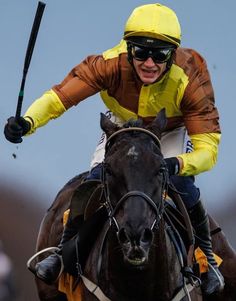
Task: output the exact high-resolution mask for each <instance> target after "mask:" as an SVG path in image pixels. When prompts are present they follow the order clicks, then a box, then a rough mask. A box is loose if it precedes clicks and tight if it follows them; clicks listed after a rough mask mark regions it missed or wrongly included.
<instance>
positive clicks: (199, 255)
mask: <svg viewBox="0 0 236 301" xmlns="http://www.w3.org/2000/svg"><path fill="white" fill-rule="evenodd" d="M194 254H195V258H196V261H197V262H198V264H199V268H200V273H205V272H207V271H208V263H207V258H206V255H205V254H204V253H203V251H202V250H201V249H200V248H197V249H196V250H195V253H194ZM214 258H215V261H216V263H217V265H218V266H220V265H221V263H222V261H223V260H222V259H221V258H220V257H219V256H218V255H216V254H214Z"/></svg>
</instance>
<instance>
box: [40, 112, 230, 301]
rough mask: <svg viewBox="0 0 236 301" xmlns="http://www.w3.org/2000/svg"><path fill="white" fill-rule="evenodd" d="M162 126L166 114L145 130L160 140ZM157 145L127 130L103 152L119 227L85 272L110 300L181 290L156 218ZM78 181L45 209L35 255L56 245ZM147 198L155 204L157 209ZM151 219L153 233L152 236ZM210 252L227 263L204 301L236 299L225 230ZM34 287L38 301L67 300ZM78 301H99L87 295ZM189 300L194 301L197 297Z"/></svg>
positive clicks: (107, 125) (110, 129)
mask: <svg viewBox="0 0 236 301" xmlns="http://www.w3.org/2000/svg"><path fill="white" fill-rule="evenodd" d="M101 125H102V128H103V130H104V131H105V132H106V134H107V136H108V137H110V136H111V135H113V133H115V132H116V130H117V127H116V126H115V125H114V124H112V123H111V122H110V121H109V120H108V119H106V118H105V117H104V116H103V117H102V119H101ZM164 125H165V116H164V113H163V112H161V113H160V114H159V115H158V117H157V118H156V119H155V121H154V122H153V123H152V124H151V125H149V127H148V131H151V132H152V133H154V134H155V135H156V136H157V137H159V138H160V136H161V132H162V130H163V129H164ZM154 140H155V139H153V137H151V135H148V134H146V133H143V132H140V133H139V132H138V131H137V133H136V132H135V133H134V131H130V132H128V131H127V132H125V133H123V134H118V135H117V136H116V137H115V139H112V140H111V142H110V144H109V146H108V149H107V153H106V159H105V174H106V180H107V182H108V190H109V194H110V200H112V201H111V204H110V205H111V208H110V209H111V211H113V218H114V220H115V225H116V226H115V229H112V227H111V228H110V227H109V225H108V224H106V225H105V226H104V229H103V230H102V231H101V234H100V235H99V237H98V239H97V241H96V244H95V246H94V248H93V249H92V250H91V253H90V255H89V257H88V260H87V264H86V267H85V271H84V274H85V275H86V276H87V277H88V278H89V279H90V280H92V281H93V282H95V283H99V286H100V288H101V289H102V290H103V292H104V293H105V294H106V295H107V296H109V298H110V299H111V300H112V301H116V300H119V301H120V300H122V301H126V300H127V301H132V300H137V301H138V300H171V298H172V297H173V295H174V293H175V292H176V290H177V289H178V288H180V287H181V285H182V277H181V272H180V265H179V261H178V258H177V256H176V252H175V249H174V247H173V244H172V243H171V240H170V238H169V236H168V235H167V234H166V231H165V221H164V219H163V218H160V220H159V217H161V216H162V212H160V211H159V210H161V208H162V192H163V191H162V185H160V184H163V183H162V181H163V177H162V167H163V166H162V162H163V158H162V154H161V152H160V148H159V146H158V145H157V143H155V141H154ZM81 179H82V176H79V177H76V178H74V179H73V180H72V181H70V182H69V183H67V185H65V187H64V188H63V189H62V190H61V191H60V192H59V194H58V195H57V197H56V199H55V201H54V203H53V204H52V206H51V207H50V208H49V210H48V212H47V214H46V215H45V217H44V219H43V221H42V224H41V227H40V232H39V236H38V241H37V251H39V250H41V249H43V248H46V247H49V246H55V245H57V244H58V242H59V240H60V235H61V231H62V216H63V213H64V211H65V210H66V209H67V208H68V207H69V201H70V199H71V197H72V195H73V193H74V191H75V189H76V188H77V187H78V186H79V185H80V183H81ZM158 183H159V185H158ZM130 191H131V192H132V193H131V194H129V192H130ZM140 192H142V193H144V195H142V193H141V194H140ZM152 200H155V202H154V203H155V204H156V205H157V208H158V211H156V207H155V206H154V205H153V204H152ZM117 204H119V205H118V208H117V207H116V206H117ZM155 220H156V226H158V229H156V230H155V231H153V229H152V227H153V223H154V221H155ZM217 227H218V225H217V224H216V223H215V222H214V220H213V219H211V228H212V229H213V230H214V229H216V228H217ZM108 228H109V229H108ZM106 231H108V235H107V238H106V239H105V244H104V250H103V260H102V264H101V269H100V273H99V276H98V275H97V273H96V269H95V268H94V267H96V266H97V262H98V259H99V254H98V249H99V248H98V246H99V245H100V244H101V243H102V242H101V241H102V240H103V237H104V235H105V234H104V233H105V232H106ZM213 247H214V251H215V253H217V254H218V255H219V256H221V257H222V258H223V260H224V261H223V264H222V266H221V271H222V273H223V274H224V277H225V281H226V287H225V290H224V292H223V293H221V294H220V295H218V296H214V299H211V298H208V299H207V300H209V301H210V300H215V301H217V300H219V301H220V300H224V301H225V300H227V301H231V300H236V267H235V266H236V255H235V252H234V250H233V249H232V248H231V247H230V245H229V244H228V242H227V240H226V238H225V236H224V234H223V233H222V232H218V233H217V234H215V235H214V236H213ZM167 254H168V255H167ZM233 266H234V267H235V268H233ZM98 278H99V279H98ZM36 284H37V288H38V293H39V297H40V300H41V301H66V300H67V299H66V296H65V295H63V294H62V293H60V292H58V290H57V285H56V284H55V285H53V286H48V285H46V284H44V283H43V282H41V281H40V280H38V279H36ZM108 284H109V285H108ZM157 296H158V297H157ZM157 298H158V299H157ZM83 300H86V301H95V300H97V299H96V298H95V297H94V296H93V295H92V294H90V293H89V292H88V291H87V290H86V289H84V290H83ZM183 300H184V299H183ZM186 300H187V299H186ZM192 300H198V297H197V296H195V297H193V299H192ZM199 300H201V299H199Z"/></svg>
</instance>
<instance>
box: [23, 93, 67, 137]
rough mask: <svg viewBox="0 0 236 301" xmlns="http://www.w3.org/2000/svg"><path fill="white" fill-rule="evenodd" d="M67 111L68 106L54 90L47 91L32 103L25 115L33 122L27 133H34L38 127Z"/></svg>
mask: <svg viewBox="0 0 236 301" xmlns="http://www.w3.org/2000/svg"><path fill="white" fill-rule="evenodd" d="M65 111H66V108H65V107H64V105H63V104H62V102H61V100H60V98H59V97H58V95H57V94H56V93H55V92H54V91H53V90H49V91H47V92H45V93H44V94H43V95H42V96H41V97H40V98H38V99H36V100H35V101H34V102H33V103H32V105H31V106H30V107H29V108H28V110H27V111H26V113H25V115H24V118H25V119H26V120H27V121H29V122H30V124H31V129H30V131H29V132H28V133H27V135H30V134H32V133H34V132H35V130H36V129H37V128H39V127H41V126H43V125H45V124H46V123H48V121H49V120H51V119H55V118H57V117H59V116H61V115H62V114H63V113H64V112H65Z"/></svg>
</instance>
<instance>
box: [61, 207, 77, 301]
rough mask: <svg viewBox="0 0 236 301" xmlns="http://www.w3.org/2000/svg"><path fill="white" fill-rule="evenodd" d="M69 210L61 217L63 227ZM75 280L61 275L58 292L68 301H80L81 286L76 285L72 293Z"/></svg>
mask: <svg viewBox="0 0 236 301" xmlns="http://www.w3.org/2000/svg"><path fill="white" fill-rule="evenodd" d="M69 213H70V209H68V210H66V211H65V212H64V215H63V225H65V224H66V222H67V220H68V217H69ZM75 281H76V279H75V277H73V276H71V275H69V274H68V273H62V275H61V277H60V279H59V283H58V290H59V291H60V292H62V293H64V294H66V297H67V300H68V301H81V286H80V284H79V285H77V287H76V289H75V290H74V291H73V286H74V283H75Z"/></svg>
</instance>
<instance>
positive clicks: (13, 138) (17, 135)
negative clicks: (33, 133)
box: [4, 116, 31, 143]
mask: <svg viewBox="0 0 236 301" xmlns="http://www.w3.org/2000/svg"><path fill="white" fill-rule="evenodd" d="M30 127H31V126H30V122H29V121H27V120H25V119H24V118H23V117H20V118H19V119H16V118H15V117H13V116H12V117H10V118H8V119H7V123H6V125H5V128H4V135H5V137H6V139H7V140H8V141H10V142H12V143H21V142H22V136H24V135H25V134H26V133H28V131H29V130H30Z"/></svg>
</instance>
